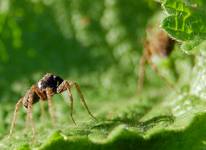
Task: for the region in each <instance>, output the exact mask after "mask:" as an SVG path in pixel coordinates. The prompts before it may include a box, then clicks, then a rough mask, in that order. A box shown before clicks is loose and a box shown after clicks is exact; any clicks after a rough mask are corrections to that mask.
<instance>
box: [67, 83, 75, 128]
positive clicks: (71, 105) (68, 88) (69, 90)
mask: <svg viewBox="0 0 206 150" xmlns="http://www.w3.org/2000/svg"><path fill="white" fill-rule="evenodd" d="M66 86H67V87H66V88H67V91H68V95H69V98H70V107H71V111H70V116H71V118H72V121H73V122H74V124H75V125H76V122H75V121H74V118H73V101H74V99H73V95H72V92H71V87H70V85H69V84H66Z"/></svg>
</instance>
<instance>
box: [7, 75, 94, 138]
mask: <svg viewBox="0 0 206 150" xmlns="http://www.w3.org/2000/svg"><path fill="white" fill-rule="evenodd" d="M72 87H75V88H76V90H77V92H78V94H79V96H80V99H81V101H82V103H83V105H84V107H85V108H86V110H87V111H88V113H89V115H90V116H91V117H92V118H94V119H95V120H96V118H95V117H94V116H93V115H92V113H91V112H90V110H89V108H88V106H87V104H86V101H85V99H84V96H83V94H82V92H81V90H80V86H79V85H78V84H77V83H76V82H74V81H67V80H63V79H62V78H61V77H59V76H56V75H53V74H51V73H47V74H46V75H44V76H43V78H42V79H41V80H39V81H38V82H37V84H34V85H32V86H31V88H30V89H29V90H28V91H27V92H26V94H25V96H24V97H22V98H20V100H19V101H18V102H17V103H16V107H15V111H14V115H13V120H12V123H11V128H10V132H9V136H10V135H11V134H12V133H13V129H14V127H15V123H16V119H17V113H18V110H19V108H20V107H21V106H22V105H23V106H24V108H26V110H27V120H28V121H30V123H31V127H32V132H33V136H34V134H35V128H34V124H33V121H32V107H33V104H35V103H37V102H39V101H48V106H49V113H50V116H51V118H52V123H53V124H54V122H55V116H54V113H53V111H52V99H51V98H52V96H53V95H55V94H59V93H62V92H64V91H66V90H67V92H68V95H69V98H70V103H71V112H70V116H71V119H72V121H73V122H74V124H76V122H75V121H74V118H73V96H72V93H71V88H72Z"/></svg>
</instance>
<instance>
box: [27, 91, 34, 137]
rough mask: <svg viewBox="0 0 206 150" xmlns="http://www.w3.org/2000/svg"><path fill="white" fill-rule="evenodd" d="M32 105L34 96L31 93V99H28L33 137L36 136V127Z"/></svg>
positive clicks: (28, 113)
mask: <svg viewBox="0 0 206 150" xmlns="http://www.w3.org/2000/svg"><path fill="white" fill-rule="evenodd" d="M32 105H33V98H32V95H31V93H30V94H29V99H28V107H27V116H28V120H29V122H30V124H31V128H32V133H33V138H34V137H35V127H34V123H33V118H32Z"/></svg>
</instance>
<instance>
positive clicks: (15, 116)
mask: <svg viewBox="0 0 206 150" xmlns="http://www.w3.org/2000/svg"><path fill="white" fill-rule="evenodd" d="M22 101H23V99H22V98H21V99H20V100H19V101H18V102H17V103H16V106H15V110H14V114H13V119H12V123H11V128H10V131H9V137H10V136H11V135H12V133H13V129H14V127H15V124H16V119H17V113H18V110H19V108H20V106H21V105H22Z"/></svg>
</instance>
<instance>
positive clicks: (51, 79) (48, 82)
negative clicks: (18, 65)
mask: <svg viewBox="0 0 206 150" xmlns="http://www.w3.org/2000/svg"><path fill="white" fill-rule="evenodd" d="M63 81H64V80H63V79H62V78H61V77H59V76H55V75H53V74H50V73H47V74H46V75H45V76H44V77H43V78H42V79H41V80H39V81H38V82H37V84H36V85H34V86H32V87H31V88H30V89H29V90H28V91H27V93H26V94H25V96H24V98H23V101H22V103H23V106H24V107H25V108H27V107H28V100H29V96H30V95H31V98H32V99H33V101H32V104H35V103H37V102H39V100H40V99H41V100H43V101H46V100H47V99H48V97H47V94H46V89H48V88H49V89H50V91H51V92H50V96H53V95H55V94H57V88H58V86H59V85H60V84H61V83H62V82H63ZM34 88H36V90H37V91H41V95H38V94H37V92H35V90H33V89H34Z"/></svg>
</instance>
